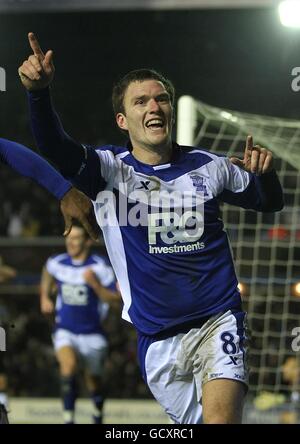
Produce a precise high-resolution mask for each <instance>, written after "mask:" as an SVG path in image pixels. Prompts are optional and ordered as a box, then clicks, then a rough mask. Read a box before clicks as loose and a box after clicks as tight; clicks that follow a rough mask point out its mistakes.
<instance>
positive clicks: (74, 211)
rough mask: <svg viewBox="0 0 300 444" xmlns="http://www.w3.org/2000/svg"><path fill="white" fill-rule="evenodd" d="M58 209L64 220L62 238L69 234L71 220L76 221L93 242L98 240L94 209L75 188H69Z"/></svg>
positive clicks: (98, 234) (98, 233) (98, 230)
mask: <svg viewBox="0 0 300 444" xmlns="http://www.w3.org/2000/svg"><path fill="white" fill-rule="evenodd" d="M60 209H61V212H62V214H63V216H64V220H65V231H64V236H67V235H68V234H69V233H70V231H71V229H72V225H73V219H76V220H78V221H79V222H80V223H81V225H82V226H83V228H84V229H85V230H86V231H87V233H88V234H89V236H90V237H91V238H92V239H93V240H94V241H98V240H99V236H100V228H99V225H98V223H97V221H96V217H95V213H94V208H93V205H92V202H91V201H90V199H89V198H88V197H87V196H85V194H83V193H81V191H78V190H77V189H76V188H71V189H70V190H69V191H68V192H67V193H66V194H65V195H64V197H63V198H62V200H61V202H60Z"/></svg>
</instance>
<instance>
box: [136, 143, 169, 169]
mask: <svg viewBox="0 0 300 444" xmlns="http://www.w3.org/2000/svg"><path fill="white" fill-rule="evenodd" d="M132 155H133V156H134V157H135V158H136V159H137V160H138V161H140V162H143V163H146V164H148V165H161V164H164V163H168V162H170V160H171V157H172V142H170V143H169V144H167V145H164V146H162V147H161V146H158V147H155V148H153V147H151V148H150V147H146V146H137V145H134V146H133V148H132Z"/></svg>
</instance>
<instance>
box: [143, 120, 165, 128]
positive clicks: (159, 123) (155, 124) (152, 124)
mask: <svg viewBox="0 0 300 444" xmlns="http://www.w3.org/2000/svg"><path fill="white" fill-rule="evenodd" d="M145 126H146V128H148V129H150V130H151V131H159V130H160V129H161V128H163V127H164V121H163V120H162V119H159V118H156V119H151V120H148V122H146V125H145Z"/></svg>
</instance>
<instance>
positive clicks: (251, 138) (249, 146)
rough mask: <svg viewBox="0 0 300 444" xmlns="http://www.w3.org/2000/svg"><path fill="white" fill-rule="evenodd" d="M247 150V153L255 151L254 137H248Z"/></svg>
mask: <svg viewBox="0 0 300 444" xmlns="http://www.w3.org/2000/svg"><path fill="white" fill-rule="evenodd" d="M246 150H247V151H252V150H253V137H252V136H247V141H246Z"/></svg>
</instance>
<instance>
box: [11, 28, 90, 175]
mask: <svg viewBox="0 0 300 444" xmlns="http://www.w3.org/2000/svg"><path fill="white" fill-rule="evenodd" d="M28 39H29V44H30V47H31V49H32V52H33V54H32V55H30V56H29V57H28V59H27V60H25V61H24V62H23V64H22V65H21V66H20V67H19V76H20V79H21V82H22V83H23V85H24V87H25V88H26V89H27V91H28V98H29V109H30V117H31V125H32V130H33V135H34V137H35V139H36V142H37V146H38V148H39V150H40V151H41V152H42V154H43V155H45V156H46V157H47V158H48V159H50V160H51V161H53V162H54V163H55V164H56V165H57V167H58V168H59V170H60V171H61V172H62V174H63V175H64V176H65V177H70V178H71V177H73V176H74V175H75V174H76V173H77V172H78V170H79V168H80V166H81V165H82V162H83V161H84V149H83V147H82V146H81V145H80V144H79V143H77V142H75V141H74V140H73V139H71V137H70V136H68V134H67V133H66V132H65V131H64V129H63V127H62V124H61V122H60V120H59V117H58V115H57V113H56V112H55V110H54V108H53V105H52V101H51V97H50V91H49V85H50V84H51V82H52V80H53V77H54V72H55V68H54V64H53V51H51V50H49V51H47V52H46V54H44V52H43V51H42V50H41V47H40V45H39V42H38V40H37V38H36V36H35V35H34V34H33V33H32V32H30V33H29V34H28Z"/></svg>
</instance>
